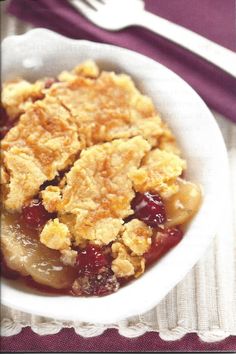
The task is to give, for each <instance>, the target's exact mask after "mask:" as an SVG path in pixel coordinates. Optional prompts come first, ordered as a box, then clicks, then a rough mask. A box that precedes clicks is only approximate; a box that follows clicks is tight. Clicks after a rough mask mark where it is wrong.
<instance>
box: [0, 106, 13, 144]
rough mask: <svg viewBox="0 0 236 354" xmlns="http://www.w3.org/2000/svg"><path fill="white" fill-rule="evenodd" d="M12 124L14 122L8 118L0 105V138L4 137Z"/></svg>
mask: <svg viewBox="0 0 236 354" xmlns="http://www.w3.org/2000/svg"><path fill="white" fill-rule="evenodd" d="M13 125H14V122H13V121H11V120H10V119H9V117H8V115H7V112H6V111H5V109H4V108H3V107H0V139H3V138H4V136H5V135H6V134H7V133H8V132H9V130H10V129H11V128H12V127H13Z"/></svg>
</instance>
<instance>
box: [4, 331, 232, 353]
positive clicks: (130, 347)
mask: <svg viewBox="0 0 236 354" xmlns="http://www.w3.org/2000/svg"><path fill="white" fill-rule="evenodd" d="M1 349H2V351H7V352H17V351H21V352H29V351H31V352H56V353H57V352H105V353H109V352H168V351H170V352H218V351H222V352H226V351H228V352H234V351H236V337H229V338H227V339H225V340H223V341H222V342H219V343H204V342H202V341H200V340H199V338H198V337H197V335H196V334H187V335H186V336H185V337H184V338H183V339H181V340H178V341H174V342H165V341H163V340H161V339H160V337H159V335H158V333H154V332H149V333H146V334H144V335H142V336H141V337H139V338H125V337H122V336H120V335H119V334H118V333H117V331H116V330H114V329H109V330H107V331H106V332H105V333H104V334H102V335H100V336H98V337H94V338H82V337H80V336H78V335H77V334H76V333H75V332H74V330H73V329H64V330H62V331H61V332H60V333H59V334H57V335H48V336H39V335H38V334H35V333H33V332H32V331H31V330H30V329H29V328H26V329H24V330H23V331H22V332H21V333H20V334H18V335H16V336H13V337H5V338H2V346H1Z"/></svg>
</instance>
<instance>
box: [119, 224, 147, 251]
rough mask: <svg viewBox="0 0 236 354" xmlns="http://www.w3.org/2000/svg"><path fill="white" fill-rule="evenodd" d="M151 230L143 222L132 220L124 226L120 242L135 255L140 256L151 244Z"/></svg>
mask: <svg viewBox="0 0 236 354" xmlns="http://www.w3.org/2000/svg"><path fill="white" fill-rule="evenodd" d="M151 236H152V229H151V227H149V226H147V225H146V224H144V222H142V221H140V220H138V219H133V220H131V221H130V222H128V223H127V224H125V225H124V231H123V233H122V236H121V238H122V241H123V242H124V244H125V245H126V246H127V247H128V248H129V249H130V250H131V251H132V252H133V253H134V254H136V255H138V256H142V255H143V254H144V253H145V252H147V251H148V249H149V247H150V245H151V243H152V239H151Z"/></svg>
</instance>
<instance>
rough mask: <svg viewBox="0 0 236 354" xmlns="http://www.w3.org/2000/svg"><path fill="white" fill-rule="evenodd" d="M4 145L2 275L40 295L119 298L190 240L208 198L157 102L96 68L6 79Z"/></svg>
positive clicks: (91, 65) (88, 65)
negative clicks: (189, 227) (187, 235)
mask: <svg viewBox="0 0 236 354" xmlns="http://www.w3.org/2000/svg"><path fill="white" fill-rule="evenodd" d="M1 139H2V140H1V147H2V164H1V166H2V170H1V173H2V174H1V192H2V198H1V199H2V210H3V212H2V239H1V260H2V274H3V276H7V277H10V278H14V279H16V278H19V277H20V278H22V279H24V281H26V282H27V281H30V284H32V285H35V286H36V285H37V284H40V286H41V287H42V289H47V290H48V289H50V288H51V289H59V290H60V291H62V292H63V293H67V294H71V295H74V296H94V295H97V296H102V295H107V294H110V293H113V292H115V291H117V290H118V289H119V287H121V286H124V285H125V284H126V283H127V282H128V281H130V280H133V279H135V278H137V277H139V276H141V275H142V274H143V273H144V272H145V270H146V269H147V268H148V267H149V266H150V265H151V264H153V263H154V262H156V261H157V260H158V259H159V258H160V257H161V256H162V255H163V254H165V253H166V252H167V251H168V250H169V249H170V248H172V247H174V246H175V245H177V244H178V242H180V241H181V239H182V237H183V232H184V227H185V226H186V223H187V222H189V220H190V219H191V218H192V217H193V215H194V214H195V213H196V212H197V210H198V208H199V205H200V203H201V192H200V189H199V187H198V186H197V185H195V184H194V183H192V182H189V181H186V180H185V179H184V171H185V169H186V161H185V160H184V159H182V158H181V154H180V150H179V148H178V146H177V144H176V141H175V137H174V136H173V134H172V132H171V130H170V129H169V128H168V126H167V125H166V123H164V122H163V121H162V119H161V118H160V115H159V114H158V112H157V110H156V108H155V107H154V105H153V102H152V100H151V99H150V98H149V97H147V96H145V95H143V94H142V93H141V92H140V91H139V90H138V89H137V88H136V86H135V84H134V82H133V81H132V79H131V78H130V77H129V76H127V75H125V74H115V73H114V72H106V71H100V70H99V68H98V67H97V65H96V64H95V63H94V62H92V61H87V62H84V63H82V64H80V65H78V66H77V67H75V68H74V69H73V70H72V71H63V72H62V73H60V74H59V76H58V77H57V78H43V79H41V80H38V81H36V82H35V83H30V82H28V81H26V80H24V79H20V78H19V79H16V80H14V81H10V82H5V83H4V84H3V89H2V107H1ZM166 276H168V274H166ZM153 281H158V279H153ZM37 286H38V285H37ZM150 290H151V289H150Z"/></svg>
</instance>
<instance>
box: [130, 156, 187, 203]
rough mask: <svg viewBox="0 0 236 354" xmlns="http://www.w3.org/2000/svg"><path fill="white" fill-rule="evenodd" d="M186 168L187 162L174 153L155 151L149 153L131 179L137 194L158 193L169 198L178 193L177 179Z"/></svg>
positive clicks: (133, 171) (131, 173) (134, 170)
mask: <svg viewBox="0 0 236 354" xmlns="http://www.w3.org/2000/svg"><path fill="white" fill-rule="evenodd" d="M185 168H186V161H185V160H182V159H181V158H180V157H179V156H177V155H175V154H173V153H172V152H167V151H165V150H160V149H154V150H152V151H150V152H149V153H147V155H146V156H145V158H144V159H143V162H142V166H141V167H140V168H136V169H133V170H132V171H131V172H130V173H129V177H130V178H131V180H132V181H133V183H134V188H135V190H136V191H137V192H142V193H143V192H148V191H151V192H156V193H159V194H160V195H161V196H163V197H164V198H168V197H170V196H171V195H173V194H175V193H176V192H177V191H178V184H177V183H176V179H177V177H178V176H180V175H181V174H182V172H183V170H184V169H185Z"/></svg>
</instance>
